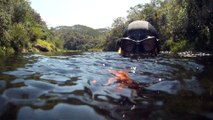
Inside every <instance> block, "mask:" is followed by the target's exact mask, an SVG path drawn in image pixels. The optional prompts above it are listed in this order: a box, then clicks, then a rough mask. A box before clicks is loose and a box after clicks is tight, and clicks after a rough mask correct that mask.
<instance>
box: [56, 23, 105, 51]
mask: <svg viewBox="0 0 213 120" xmlns="http://www.w3.org/2000/svg"><path fill="white" fill-rule="evenodd" d="M55 30H57V32H59V33H60V35H61V37H62V39H63V40H64V48H65V49H69V50H89V49H94V48H95V49H100V48H101V47H102V46H103V44H104V43H105V32H106V31H107V29H93V28H90V27H87V26H84V25H74V26H58V27H56V28H55Z"/></svg>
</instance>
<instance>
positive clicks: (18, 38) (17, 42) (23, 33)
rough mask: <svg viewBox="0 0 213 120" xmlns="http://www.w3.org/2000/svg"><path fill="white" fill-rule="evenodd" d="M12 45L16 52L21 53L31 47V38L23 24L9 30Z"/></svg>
mask: <svg viewBox="0 0 213 120" xmlns="http://www.w3.org/2000/svg"><path fill="white" fill-rule="evenodd" d="M9 34H10V45H11V47H12V48H13V49H14V51H15V52H21V51H22V50H23V49H24V48H28V47H29V39H30V38H29V36H28V34H27V30H26V29H25V27H24V25H22V24H20V23H19V24H15V25H13V26H12V27H11V29H10V30H9Z"/></svg>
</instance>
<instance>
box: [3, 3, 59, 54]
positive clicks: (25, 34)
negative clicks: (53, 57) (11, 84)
mask: <svg viewBox="0 0 213 120" xmlns="http://www.w3.org/2000/svg"><path fill="white" fill-rule="evenodd" d="M0 8H1V9H0V54H6V53H12V52H29V51H36V49H35V47H34V46H35V45H37V46H38V45H39V46H43V47H45V48H47V49H48V51H57V50H59V49H62V48H63V41H61V40H60V37H59V34H57V33H56V31H54V30H50V29H48V28H47V25H46V23H45V22H44V21H43V20H42V18H41V16H40V15H39V13H37V12H36V11H35V10H33V9H32V8H31V6H30V3H29V1H28V0H0Z"/></svg>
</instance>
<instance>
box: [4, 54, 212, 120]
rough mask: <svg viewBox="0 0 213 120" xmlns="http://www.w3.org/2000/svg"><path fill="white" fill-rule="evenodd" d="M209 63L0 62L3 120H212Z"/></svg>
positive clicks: (104, 57)
mask: <svg viewBox="0 0 213 120" xmlns="http://www.w3.org/2000/svg"><path fill="white" fill-rule="evenodd" d="M209 59H211V58H210V56H208V57H206V58H202V59H201V58H196V59H195V58H173V57H169V56H163V55H160V56H157V57H155V58H144V59H130V58H124V57H121V56H119V54H118V53H116V52H100V53H75V54H72V53H64V54H55V55H54V54H52V55H39V54H26V55H19V56H8V57H5V58H4V59H2V60H0V63H1V65H0V93H1V94H0V103H1V104H2V105H1V106H0V119H19V120H23V119H34V120H41V119H43V120H46V119H78V120H80V119H82V120H83V119H99V120H102V119H107V120H115V119H118V120H123V119H125V120H132V119H134V120H140V119H207V118H209V119H210V118H213V115H212V114H213V113H212V111H211V110H212V107H213V106H212V105H213V102H212V99H211V98H212V95H213V89H212V86H213V83H212V78H213V77H212V76H213V74H211V73H212V71H213V66H212V65H213V64H212V62H210V61H209ZM201 98H202V99H201ZM11 109H12V110H11ZM192 111H193V112H192ZM176 113H177V114H176Z"/></svg>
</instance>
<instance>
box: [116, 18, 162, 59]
mask: <svg viewBox="0 0 213 120" xmlns="http://www.w3.org/2000/svg"><path fill="white" fill-rule="evenodd" d="M118 46H119V51H118V52H119V53H120V54H121V55H122V56H144V55H146V56H147V55H148V56H153V55H154V56H156V55H157V54H158V53H159V51H160V47H159V37H158V34H157V30H156V29H155V28H154V27H153V26H152V25H151V24H150V23H149V22H147V21H142V20H137V21H133V22H131V23H130V24H129V25H128V27H127V28H126V29H125V31H124V33H123V36H122V38H121V39H120V40H119V42H118Z"/></svg>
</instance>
